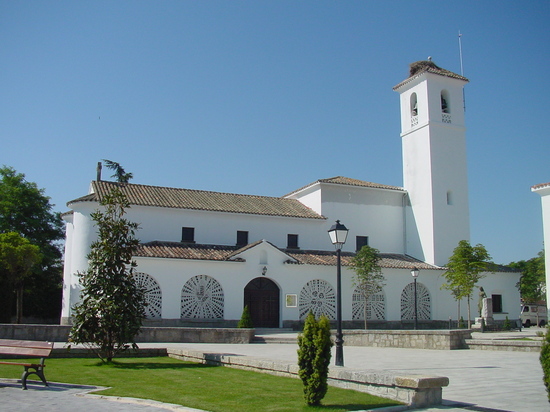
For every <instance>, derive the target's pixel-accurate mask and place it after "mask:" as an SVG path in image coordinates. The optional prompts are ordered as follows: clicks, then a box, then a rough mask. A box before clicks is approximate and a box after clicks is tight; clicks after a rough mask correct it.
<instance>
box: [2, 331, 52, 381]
mask: <svg viewBox="0 0 550 412" xmlns="http://www.w3.org/2000/svg"><path fill="white" fill-rule="evenodd" d="M52 349H53V342H37V341H31V340H12V339H0V355H10V357H11V356H14V357H15V356H17V357H39V358H40V362H39V363H23V362H17V361H16V360H14V362H6V361H0V365H21V366H23V367H24V368H25V370H24V371H23V374H22V375H21V385H22V387H23V389H27V378H28V377H29V375H32V374H34V375H37V376H38V377H39V378H40V379H42V382H44V385H46V386H48V382H46V377H45V376H44V367H45V366H46V365H44V361H45V360H46V358H47V357H48V356H50V353H51V351H52Z"/></svg>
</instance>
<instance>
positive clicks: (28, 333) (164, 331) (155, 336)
mask: <svg viewBox="0 0 550 412" xmlns="http://www.w3.org/2000/svg"><path fill="white" fill-rule="evenodd" d="M70 330H71V327H70V326H64V325H15V324H0V339H22V340H41V341H50V342H67V339H68V337H69V331H70ZM253 337H254V329H227V328H166V327H159V328H152V327H144V328H142V329H141V332H140V334H139V335H138V336H137V338H136V342H138V343H140V342H181V343H183V342H187V343H196V342H203V343H250V342H251V341H252V339H253Z"/></svg>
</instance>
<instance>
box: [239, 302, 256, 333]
mask: <svg viewBox="0 0 550 412" xmlns="http://www.w3.org/2000/svg"><path fill="white" fill-rule="evenodd" d="M237 327H238V328H248V329H252V328H253V327H254V324H253V323H252V318H251V317H250V311H249V310H248V305H246V306H245V307H244V309H243V314H242V315H241V320H239V323H238V324H237Z"/></svg>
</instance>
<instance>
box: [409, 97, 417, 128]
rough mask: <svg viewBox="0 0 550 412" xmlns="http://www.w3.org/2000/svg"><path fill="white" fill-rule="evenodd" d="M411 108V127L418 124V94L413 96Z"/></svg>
mask: <svg viewBox="0 0 550 412" xmlns="http://www.w3.org/2000/svg"><path fill="white" fill-rule="evenodd" d="M410 106H411V107H410V108H411V127H413V126H416V125H417V124H418V99H417V96H416V93H413V94H411V100H410Z"/></svg>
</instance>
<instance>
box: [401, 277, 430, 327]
mask: <svg viewBox="0 0 550 412" xmlns="http://www.w3.org/2000/svg"><path fill="white" fill-rule="evenodd" d="M416 302H417V305H416V307H417V313H418V319H419V320H429V319H431V312H432V300H431V297H430V291H429V290H428V288H427V287H426V286H424V285H423V284H422V283H419V282H417V283H416ZM401 319H402V320H413V319H414V283H409V284H408V285H407V286H405V288H404V289H403V292H401Z"/></svg>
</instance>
